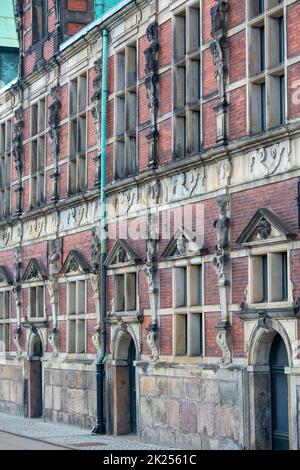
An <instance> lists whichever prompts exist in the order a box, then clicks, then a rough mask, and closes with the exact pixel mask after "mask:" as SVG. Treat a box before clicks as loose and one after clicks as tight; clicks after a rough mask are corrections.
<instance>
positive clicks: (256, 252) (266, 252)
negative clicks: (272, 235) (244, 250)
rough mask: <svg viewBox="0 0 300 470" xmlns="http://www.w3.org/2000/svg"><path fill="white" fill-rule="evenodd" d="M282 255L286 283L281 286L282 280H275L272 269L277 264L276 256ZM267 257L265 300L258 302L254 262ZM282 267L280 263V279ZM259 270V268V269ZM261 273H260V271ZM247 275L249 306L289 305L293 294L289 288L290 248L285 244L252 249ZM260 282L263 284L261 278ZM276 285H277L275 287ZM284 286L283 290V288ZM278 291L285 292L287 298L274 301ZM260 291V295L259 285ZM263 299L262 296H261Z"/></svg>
mask: <svg viewBox="0 0 300 470" xmlns="http://www.w3.org/2000/svg"><path fill="white" fill-rule="evenodd" d="M280 254H281V255H282V254H286V272H285V276H286V281H285V282H284V284H283V281H282V279H280V280H279V281H278V280H276V274H277V275H278V271H277V270H276V269H275V268H274V266H276V263H278V259H277V261H276V256H277V255H280ZM265 256H266V257H267V289H266V290H267V296H268V297H267V299H266V300H265V299H264V298H263V299H262V300H261V301H259V300H257V297H255V295H257V292H259V289H257V287H255V278H257V276H259V274H255V272H256V273H257V272H258V271H257V268H255V262H256V260H258V258H263V257H265ZM282 267H283V265H282V264H281V263H280V271H281V273H280V274H279V276H280V278H282ZM259 269H260V268H259ZM261 272H262V271H261ZM248 275H249V305H253V306H255V307H258V306H262V307H265V306H268V305H271V306H272V307H274V306H283V307H287V306H289V305H290V303H291V302H292V300H293V293H292V287H291V279H290V275H291V266H290V248H289V247H288V246H287V245H286V244H285V245H282V246H280V245H278V246H271V247H267V246H261V247H259V248H255V249H254V248H252V249H251V250H250V253H249V268H248ZM262 282H263V277H262ZM276 283H277V285H276ZM283 286H284V288H283ZM279 289H280V290H283V291H284V290H285V289H286V293H287V296H286V298H281V299H276V293H278V291H279ZM261 290H262V293H263V291H264V289H263V285H262V284H261ZM262 296H263V297H264V295H263V294H262Z"/></svg>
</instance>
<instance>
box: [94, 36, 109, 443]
mask: <svg viewBox="0 0 300 470" xmlns="http://www.w3.org/2000/svg"><path fill="white" fill-rule="evenodd" d="M107 50H108V31H107V29H104V30H103V31H102V97H101V182H100V184H101V186H100V203H101V219H100V230H101V233H100V239H101V261H100V283H101V286H100V296H101V297H100V327H101V332H100V335H101V343H100V344H101V348H100V352H99V354H98V356H97V361H96V425H95V427H94V429H93V431H92V433H93V434H103V433H104V432H105V423H104V359H105V352H106V323H105V318H106V268H105V264H104V262H105V258H106V235H107V234H106V197H105V192H104V187H105V185H106V103H107V94H108V91H107Z"/></svg>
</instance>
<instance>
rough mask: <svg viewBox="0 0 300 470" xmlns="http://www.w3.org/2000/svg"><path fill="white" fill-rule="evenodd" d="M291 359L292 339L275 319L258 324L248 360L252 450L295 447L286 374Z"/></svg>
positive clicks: (252, 338) (253, 335) (251, 340)
mask: <svg viewBox="0 0 300 470" xmlns="http://www.w3.org/2000/svg"><path fill="white" fill-rule="evenodd" d="M291 358H292V349H291V344H290V339H289V336H288V334H287V332H286V330H285V328H284V327H283V326H282V324H281V323H280V322H279V321H277V320H275V319H271V318H266V319H265V320H264V322H262V323H257V324H256V326H255V328H254V329H253V331H252V334H251V338H250V346H249V356H248V361H249V362H248V364H249V367H248V385H249V388H248V396H249V409H248V410H247V416H248V418H247V419H249V424H250V428H249V431H250V434H249V447H250V449H257V450H271V449H274V450H275V449H288V448H289V447H291V444H290V439H291V433H290V432H289V430H290V429H291V426H292V422H291V423H290V419H292V415H290V413H289V402H290V399H291V396H290V394H289V387H288V381H289V375H287V374H285V367H289V366H290V365H291V363H292V359H291Z"/></svg>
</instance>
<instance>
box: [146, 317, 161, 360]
mask: <svg viewBox="0 0 300 470" xmlns="http://www.w3.org/2000/svg"><path fill="white" fill-rule="evenodd" d="M158 331H159V328H158V324H157V322H156V323H151V324H150V325H149V326H148V328H147V336H146V341H147V344H148V346H149V348H150V350H151V356H152V360H153V362H157V361H158V360H159V354H158V349H157V346H156V343H157V336H158Z"/></svg>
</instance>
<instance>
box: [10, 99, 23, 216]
mask: <svg viewBox="0 0 300 470" xmlns="http://www.w3.org/2000/svg"><path fill="white" fill-rule="evenodd" d="M23 126H24V121H23V108H22V106H21V107H20V108H18V109H16V111H15V122H14V126H13V141H12V153H13V156H14V162H15V168H16V172H17V176H18V186H17V188H16V190H15V191H16V194H17V203H16V206H17V209H16V214H17V215H21V213H22V191H23V187H22V173H23V152H24V149H23Z"/></svg>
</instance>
